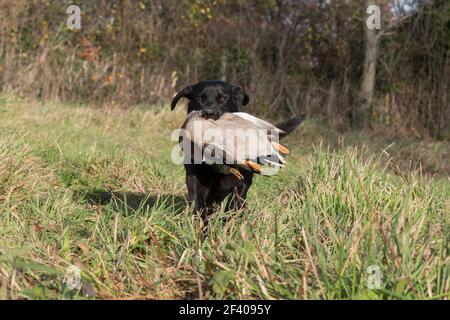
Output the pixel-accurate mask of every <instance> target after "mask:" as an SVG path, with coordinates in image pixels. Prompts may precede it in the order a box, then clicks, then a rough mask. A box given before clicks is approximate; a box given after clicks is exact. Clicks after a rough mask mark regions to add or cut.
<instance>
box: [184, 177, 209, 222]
mask: <svg viewBox="0 0 450 320" xmlns="http://www.w3.org/2000/svg"><path fill="white" fill-rule="evenodd" d="M186 185H187V189H188V200H189V202H194V206H195V207H194V213H195V214H198V215H199V216H200V217H201V218H202V220H203V221H206V219H207V218H208V216H209V215H210V214H211V212H212V203H211V200H210V198H211V189H210V188H208V187H206V186H204V185H202V183H201V182H200V180H199V178H198V177H197V175H192V174H187V175H186Z"/></svg>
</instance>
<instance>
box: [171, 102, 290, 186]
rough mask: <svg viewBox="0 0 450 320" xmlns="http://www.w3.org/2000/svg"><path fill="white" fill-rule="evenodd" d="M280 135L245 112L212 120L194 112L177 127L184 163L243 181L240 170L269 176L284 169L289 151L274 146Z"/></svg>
mask: <svg viewBox="0 0 450 320" xmlns="http://www.w3.org/2000/svg"><path fill="white" fill-rule="evenodd" d="M284 133H285V132H284V131H283V130H281V129H279V128H277V127H276V126H275V125H273V124H271V123H269V122H267V121H265V120H262V119H260V118H258V117H255V116H253V115H251V114H248V113H245V112H234V113H224V114H223V115H222V116H221V117H220V118H219V119H217V120H214V119H211V118H206V117H204V116H203V115H202V113H201V112H200V111H196V110H194V111H192V112H191V113H189V114H188V116H187V118H186V120H185V121H184V123H183V125H182V127H181V131H180V136H179V142H180V144H181V148H182V150H183V151H184V153H185V160H187V161H194V163H206V164H209V165H211V166H212V167H213V168H214V170H215V171H217V172H219V173H221V174H232V175H234V176H235V177H237V178H238V179H240V180H243V179H244V178H243V175H242V173H241V171H240V170H241V169H243V170H249V171H252V172H254V173H257V174H260V175H272V174H274V173H276V172H277V171H278V169H280V168H282V167H284V165H285V163H286V160H285V158H284V156H285V155H286V154H288V153H289V149H288V148H287V147H286V146H284V145H282V144H280V143H279V142H278V137H279V136H280V135H283V134H284Z"/></svg>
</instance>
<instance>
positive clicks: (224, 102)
mask: <svg viewBox="0 0 450 320" xmlns="http://www.w3.org/2000/svg"><path fill="white" fill-rule="evenodd" d="M182 97H184V98H187V99H189V103H188V113H190V112H191V111H193V110H199V111H201V113H202V114H203V116H205V117H208V118H212V119H215V120H217V119H218V118H220V116H221V115H222V114H224V113H226V112H238V111H240V109H241V107H242V106H245V105H246V104H248V102H249V101H250V98H249V96H248V94H247V93H246V92H245V91H244V90H243V89H242V88H241V87H239V86H234V85H231V84H229V83H227V82H224V81H219V80H208V81H201V82H199V83H197V84H195V85H193V86H188V87H186V88H184V89H182V90H181V91H180V92H178V93H177V95H176V96H175V97H174V98H173V100H172V103H171V108H172V110H173V109H174V108H175V106H176V104H177V102H178V100H179V99H180V98H182ZM302 120H303V117H301V118H299V117H295V118H292V119H290V120H287V121H285V122H282V123H280V124H278V125H277V127H278V128H280V129H282V130H283V131H284V132H285V134H283V136H285V135H287V134H288V133H290V132H291V131H293V130H294V129H295V128H296V127H297V126H298V125H299V124H300V122H301V121H302ZM184 166H185V169H186V185H187V189H188V200H189V201H194V203H195V211H196V213H199V214H201V216H202V217H203V218H204V219H205V218H207V216H208V215H209V214H210V213H211V212H212V210H213V205H214V204H216V203H221V202H222V201H223V200H224V199H225V198H226V197H227V196H229V195H231V200H230V201H229V203H227V209H228V210H239V209H242V208H244V205H245V199H246V197H247V192H248V189H249V188H250V186H251V184H252V180H253V173H252V172H250V171H248V170H240V172H241V174H242V175H243V177H244V179H243V180H240V179H238V178H237V177H235V176H234V175H225V174H221V173H218V172H217V171H216V170H214V168H213V167H212V166H211V165H207V164H185V165H184Z"/></svg>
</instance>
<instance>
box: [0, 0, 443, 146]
mask: <svg viewBox="0 0 450 320" xmlns="http://www.w3.org/2000/svg"><path fill="white" fill-rule="evenodd" d="M370 3H372V2H371V1H362V0H354V1H302V0H299V1H287V0H250V1H230V0H192V1H191V0H142V1H129V0H100V1H79V2H78V4H79V5H80V7H81V12H82V29H81V30H80V31H79V32H74V31H70V30H68V28H67V27H66V25H65V23H66V19H67V16H68V15H67V14H66V13H65V10H66V8H67V7H68V6H69V5H70V4H72V1H68V0H63V1H61V0H45V1H44V0H32V1H28V0H19V1H7V0H2V1H1V2H0V6H1V10H0V21H1V22H0V43H1V46H0V89H2V90H8V91H14V92H16V93H19V94H21V95H24V96H27V97H35V98H40V99H48V98H51V99H59V100H69V101H90V102H101V103H109V104H111V103H118V104H120V105H125V106H129V105H132V104H136V103H147V104H152V105H154V104H161V103H167V101H168V100H169V99H170V98H171V97H172V96H173V94H174V93H175V92H176V91H177V90H179V89H180V88H181V87H183V86H184V85H187V84H190V83H194V82H197V81H199V80H204V79H211V78H212V79H216V78H221V79H224V80H227V81H230V82H234V83H237V84H240V85H242V86H243V87H244V88H246V89H247V90H248V91H249V93H250V95H251V97H252V104H251V106H250V110H251V111H252V112H256V113H258V114H260V115H262V116H266V117H274V115H278V116H280V117H281V116H286V115H290V114H293V113H306V114H307V115H308V116H312V115H321V116H325V117H326V118H327V119H328V121H329V123H330V124H331V125H332V126H333V127H335V128H338V129H348V128H350V127H355V126H365V127H371V128H375V129H376V128H378V127H381V131H386V130H387V129H389V130H390V131H391V132H393V133H395V134H407V135H410V134H413V135H415V136H418V137H424V136H432V137H435V138H445V137H447V138H448V131H449V126H448V123H449V121H450V108H449V105H450V102H449V92H450V88H449V77H450V63H449V61H450V60H449V59H450V58H449V52H450V5H449V2H448V1H446V0H429V1H428V0H413V1H410V0H409V1H405V0H403V1H387V0H380V1H376V3H377V4H378V5H380V6H381V8H382V30H380V31H379V32H377V33H378V38H377V41H376V42H377V47H379V48H378V53H377V59H376V66H377V68H376V69H377V70H376V72H377V73H376V81H375V83H374V85H375V88H374V89H375V92H374V98H373V102H371V103H370V106H368V108H363V107H364V106H365V101H364V99H366V96H365V93H364V92H361V91H362V88H361V82H362V78H363V71H364V70H365V69H364V67H365V54H366V53H367V39H365V33H364V30H365V20H366V18H365V10H366V8H367V5H368V4H370ZM374 3H375V2H374ZM392 3H394V4H395V3H397V4H401V5H400V6H392V5H391V4H392ZM405 3H410V6H409V7H405V6H404V4H405ZM405 8H415V9H411V10H406V9H405ZM394 11H395V12H396V14H394V13H393V12H394ZM370 100H372V99H370ZM366 107H367V106H366Z"/></svg>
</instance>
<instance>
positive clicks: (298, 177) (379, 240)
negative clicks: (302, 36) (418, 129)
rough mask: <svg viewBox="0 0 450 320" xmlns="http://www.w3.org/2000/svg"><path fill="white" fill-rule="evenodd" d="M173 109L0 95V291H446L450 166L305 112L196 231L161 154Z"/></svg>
mask: <svg viewBox="0 0 450 320" xmlns="http://www.w3.org/2000/svg"><path fill="white" fill-rule="evenodd" d="M182 118H183V111H182V110H181V108H180V110H179V111H177V113H171V112H169V111H166V110H156V111H146V110H145V109H143V108H136V109H132V110H130V111H123V110H115V109H107V108H92V107H89V106H82V107H80V106H70V105H66V106H60V105H57V104H56V103H53V104H38V103H30V102H24V101H19V100H16V99H13V98H11V97H3V98H2V99H0V298H2V299H17V298H55V299H58V298H59V299H60V298H83V297H85V296H86V295H88V296H89V297H90V298H153V299H161V298H201V299H212V298H220V299H221V298H230V299H238V298H240V299H246V298H251V299H252V298H262V299H367V298H369V299H414V298H419V299H443V298H449V296H450V294H449V289H450V280H449V263H450V261H449V251H448V245H449V239H448V235H449V230H448V223H449V221H448V220H449V216H450V215H449V213H450V182H449V179H448V177H445V176H440V177H439V176H438V177H435V178H430V177H428V176H426V175H422V174H420V173H419V172H417V171H408V170H395V168H398V166H397V164H398V163H397V162H396V161H397V160H395V159H393V158H391V157H390V156H389V155H388V152H389V151H385V152H383V151H382V150H379V151H377V152H375V151H374V150H372V149H370V145H369V146H368V147H362V146H360V145H358V146H357V145H355V146H351V145H350V143H346V144H344V143H342V144H340V143H336V141H335V140H333V139H332V138H329V137H327V136H326V130H325V129H324V128H323V127H321V126H320V125H318V124H317V123H316V122H315V121H308V122H306V123H305V124H304V127H303V128H302V129H301V130H299V131H298V132H297V133H296V134H295V135H294V136H291V137H289V138H288V140H287V141H286V144H287V145H288V146H290V149H291V155H290V157H289V158H288V166H287V168H285V169H284V170H282V171H281V172H280V173H279V174H278V175H277V176H274V177H271V178H264V177H257V178H256V179H255V182H254V185H253V186H252V188H251V190H250V194H249V200H248V208H247V209H246V210H245V212H242V213H233V212H224V211H223V210H221V209H220V208H218V210H217V213H216V214H215V215H214V216H213V217H212V219H211V222H210V224H209V229H208V231H207V234H206V235H202V232H201V224H200V221H199V220H198V219H197V218H196V217H194V216H193V215H192V210H191V209H190V208H189V206H188V205H187V203H186V201H185V200H184V194H185V192H186V189H185V186H184V170H183V167H182V166H176V165H174V164H173V163H172V162H171V161H170V151H171V148H172V146H173V144H174V142H172V141H170V133H171V131H172V129H175V128H176V127H178V126H179V125H180V124H181V122H182ZM321 130H322V131H324V133H325V134H324V135H323V137H322V138H323V139H322V140H324V141H323V142H322V143H321V142H319V141H320V139H319V138H320V137H315V138H314V139H312V138H310V137H311V136H312V135H313V134H314V132H320V131H321ZM340 138H342V140H345V139H348V140H350V141H355V140H357V138H355V133H351V134H349V135H348V136H344V135H343V136H342V137H340ZM327 139H328V140H327ZM366 142H367V139H366ZM329 143H330V144H331V145H332V146H331V147H329V146H328V144H329ZM436 156H438V155H436ZM405 161H408V160H405ZM70 265H76V266H78V267H79V268H80V269H81V272H82V278H83V288H82V290H81V291H79V292H71V291H70V290H68V289H67V288H66V287H65V286H64V285H63V283H64V281H63V280H64V275H65V272H66V269H67V267H68V266H70ZM370 266H377V268H379V270H380V272H381V287H380V288H379V289H369V288H368V286H367V282H368V281H369V282H370V276H371V274H370V273H369V272H368V270H369V269H368V268H369V267H370Z"/></svg>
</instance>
